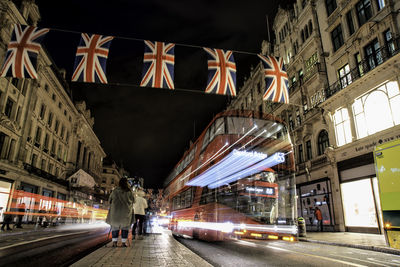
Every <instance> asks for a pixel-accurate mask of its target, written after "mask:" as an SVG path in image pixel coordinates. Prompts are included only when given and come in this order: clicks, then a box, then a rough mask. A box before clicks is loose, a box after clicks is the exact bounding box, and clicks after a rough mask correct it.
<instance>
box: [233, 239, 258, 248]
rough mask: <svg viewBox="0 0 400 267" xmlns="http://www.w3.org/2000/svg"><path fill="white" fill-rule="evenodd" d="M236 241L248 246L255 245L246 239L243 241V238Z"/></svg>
mask: <svg viewBox="0 0 400 267" xmlns="http://www.w3.org/2000/svg"><path fill="white" fill-rule="evenodd" d="M236 242H237V243H239V244H242V245H245V246H248V247H257V245H256V244H254V243H252V242H247V241H243V240H238V241H236Z"/></svg>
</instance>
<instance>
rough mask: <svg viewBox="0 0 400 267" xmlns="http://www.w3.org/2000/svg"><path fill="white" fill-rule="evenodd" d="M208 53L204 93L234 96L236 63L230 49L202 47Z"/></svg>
mask: <svg viewBox="0 0 400 267" xmlns="http://www.w3.org/2000/svg"><path fill="white" fill-rule="evenodd" d="M204 50H205V51H206V52H207V54H208V82H207V87H206V93H215V94H220V95H231V96H236V64H235V60H234V58H233V52H232V51H228V50H227V51H224V50H222V49H211V48H207V47H204Z"/></svg>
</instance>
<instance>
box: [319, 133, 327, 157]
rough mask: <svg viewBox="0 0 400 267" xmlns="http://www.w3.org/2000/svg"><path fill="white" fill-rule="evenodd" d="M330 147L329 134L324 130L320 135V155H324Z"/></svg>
mask: <svg viewBox="0 0 400 267" xmlns="http://www.w3.org/2000/svg"><path fill="white" fill-rule="evenodd" d="M328 146H329V136H328V132H327V131H325V130H322V131H321V132H320V133H319V135H318V155H322V154H324V152H325V149H326V148H327V147H328Z"/></svg>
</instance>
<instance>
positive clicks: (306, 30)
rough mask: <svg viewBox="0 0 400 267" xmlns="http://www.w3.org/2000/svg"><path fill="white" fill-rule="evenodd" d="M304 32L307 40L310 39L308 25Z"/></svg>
mask: <svg viewBox="0 0 400 267" xmlns="http://www.w3.org/2000/svg"><path fill="white" fill-rule="evenodd" d="M304 31H305V34H306V39H308V36H309V34H308V26H307V25H306V27H305V28H304Z"/></svg>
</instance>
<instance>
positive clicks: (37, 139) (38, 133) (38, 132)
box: [35, 127, 42, 145]
mask: <svg viewBox="0 0 400 267" xmlns="http://www.w3.org/2000/svg"><path fill="white" fill-rule="evenodd" d="M41 139H42V128H40V127H37V129H36V136H35V143H36V144H38V145H40V140H41Z"/></svg>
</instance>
